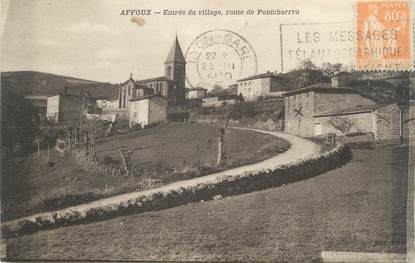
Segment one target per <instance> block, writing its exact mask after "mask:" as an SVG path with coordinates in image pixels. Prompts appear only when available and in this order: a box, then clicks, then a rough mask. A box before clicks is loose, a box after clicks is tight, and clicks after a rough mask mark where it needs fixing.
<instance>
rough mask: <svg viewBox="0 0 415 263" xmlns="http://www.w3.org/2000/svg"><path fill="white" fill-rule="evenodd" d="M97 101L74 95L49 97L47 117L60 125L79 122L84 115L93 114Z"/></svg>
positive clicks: (63, 94)
mask: <svg viewBox="0 0 415 263" xmlns="http://www.w3.org/2000/svg"><path fill="white" fill-rule="evenodd" d="M95 108H96V99H95V98H92V97H87V96H80V95H74V94H65V93H62V94H56V95H50V96H48V97H47V112H46V117H47V118H48V119H50V120H53V121H55V122H59V123H75V122H79V121H80V119H81V116H82V114H84V113H92V112H93V111H94V109H95Z"/></svg>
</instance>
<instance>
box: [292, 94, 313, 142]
mask: <svg viewBox="0 0 415 263" xmlns="http://www.w3.org/2000/svg"><path fill="white" fill-rule="evenodd" d="M284 107H285V131H286V132H288V133H291V134H295V135H299V136H304V137H310V136H313V115H314V114H313V113H314V111H315V109H314V107H315V106H314V92H307V93H300V94H297V95H293V96H288V97H285V98H284Z"/></svg>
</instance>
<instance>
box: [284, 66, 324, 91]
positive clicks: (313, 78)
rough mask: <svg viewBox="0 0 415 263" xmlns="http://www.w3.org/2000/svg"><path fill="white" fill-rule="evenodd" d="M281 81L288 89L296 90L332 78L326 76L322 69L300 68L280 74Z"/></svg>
mask: <svg viewBox="0 0 415 263" xmlns="http://www.w3.org/2000/svg"><path fill="white" fill-rule="evenodd" d="M280 78H281V83H283V85H284V86H285V87H286V90H287V91H289V90H296V89H299V88H303V87H306V86H309V85H313V84H316V83H320V82H330V78H329V77H327V76H325V75H324V73H323V72H322V71H321V70H317V69H299V70H293V71H290V72H287V73H285V74H282V75H280Z"/></svg>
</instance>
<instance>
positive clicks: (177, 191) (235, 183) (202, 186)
mask: <svg viewBox="0 0 415 263" xmlns="http://www.w3.org/2000/svg"><path fill="white" fill-rule="evenodd" d="M351 158H352V154H351V151H350V149H349V148H348V147H347V146H344V145H338V146H336V147H335V148H334V149H333V150H331V151H328V152H325V153H322V154H320V155H318V156H315V157H313V158H310V159H307V160H299V161H295V162H292V163H290V164H288V165H281V166H278V167H277V168H275V169H273V170H263V171H259V172H255V173H244V174H240V175H237V176H222V177H218V178H215V179H214V180H212V181H211V182H204V183H198V184H195V185H189V186H186V187H179V186H178V187H176V188H169V189H164V188H165V187H161V188H158V189H152V190H149V191H145V192H142V193H136V194H137V195H135V196H134V194H133V195H132V197H131V198H129V199H128V200H123V201H117V202H114V203H111V204H102V203H99V201H97V202H96V203H97V205H95V206H92V207H85V206H82V205H81V206H77V207H73V208H68V209H63V210H60V211H55V212H48V213H43V214H40V215H37V216H32V217H26V218H22V219H17V220H14V221H10V222H5V223H4V224H3V225H2V234H3V235H5V236H8V237H9V236H10V237H11V236H16V235H21V234H29V233H33V232H35V231H39V230H42V229H50V228H56V227H59V226H67V225H74V224H81V223H90V222H94V221H99V220H104V219H108V218H112V217H115V216H119V215H126V214H132V213H141V212H145V211H152V210H160V209H166V208H171V207H175V206H179V205H183V204H186V203H189V202H198V201H202V200H211V199H213V197H214V196H215V195H222V196H223V197H226V196H232V195H237V194H242V193H249V192H253V191H258V190H264V189H267V188H272V187H276V186H279V185H282V184H288V183H292V182H295V181H299V180H303V179H307V178H310V177H313V176H316V175H319V174H322V173H324V172H327V171H329V170H332V169H335V168H337V167H340V166H342V165H344V164H346V163H347V162H348V161H349V160H351Z"/></svg>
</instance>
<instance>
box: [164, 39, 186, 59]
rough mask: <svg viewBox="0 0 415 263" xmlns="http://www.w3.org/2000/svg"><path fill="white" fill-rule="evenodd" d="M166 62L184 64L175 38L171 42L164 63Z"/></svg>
mask: <svg viewBox="0 0 415 263" xmlns="http://www.w3.org/2000/svg"><path fill="white" fill-rule="evenodd" d="M168 63H183V64H186V60H185V59H184V56H183V52H182V49H181V48H180V44H179V40H178V39H177V35H176V39H175V40H174V42H173V45H172V47H171V49H170V52H169V54H168V55H167V58H166V61H165V62H164V64H168Z"/></svg>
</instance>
